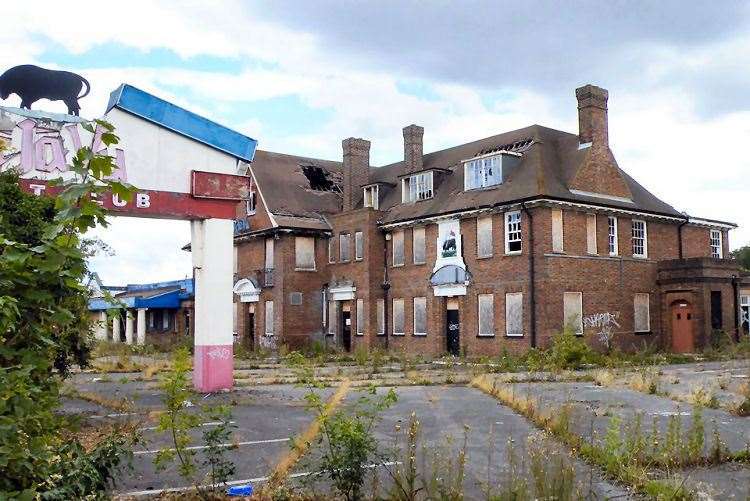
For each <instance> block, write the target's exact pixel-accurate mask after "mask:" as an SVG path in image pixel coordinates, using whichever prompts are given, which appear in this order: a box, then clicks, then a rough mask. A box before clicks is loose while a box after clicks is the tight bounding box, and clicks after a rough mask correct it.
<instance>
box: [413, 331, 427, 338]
mask: <svg viewBox="0 0 750 501" xmlns="http://www.w3.org/2000/svg"><path fill="white" fill-rule="evenodd" d="M412 336H414V337H427V333H426V332H415V333H414V334H412Z"/></svg>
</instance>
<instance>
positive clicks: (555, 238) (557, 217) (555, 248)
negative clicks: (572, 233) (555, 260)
mask: <svg viewBox="0 0 750 501" xmlns="http://www.w3.org/2000/svg"><path fill="white" fill-rule="evenodd" d="M562 251H563V213H562V209H552V252H562Z"/></svg>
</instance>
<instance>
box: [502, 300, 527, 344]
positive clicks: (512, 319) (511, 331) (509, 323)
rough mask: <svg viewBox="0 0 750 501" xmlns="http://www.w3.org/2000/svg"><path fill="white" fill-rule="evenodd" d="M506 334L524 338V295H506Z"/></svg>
mask: <svg viewBox="0 0 750 501" xmlns="http://www.w3.org/2000/svg"><path fill="white" fill-rule="evenodd" d="M505 334H506V335H508V336H523V293H522V292H513V293H509V294H506V295H505Z"/></svg>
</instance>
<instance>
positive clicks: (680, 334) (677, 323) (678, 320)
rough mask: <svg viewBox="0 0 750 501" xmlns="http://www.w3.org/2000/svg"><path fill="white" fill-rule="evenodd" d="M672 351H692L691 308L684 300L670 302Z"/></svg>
mask: <svg viewBox="0 0 750 501" xmlns="http://www.w3.org/2000/svg"><path fill="white" fill-rule="evenodd" d="M671 313H672V351H673V352H675V353H693V352H694V351H695V342H694V339H693V308H692V306H691V305H690V303H688V302H686V301H677V302H676V303H673V304H672V311H671Z"/></svg>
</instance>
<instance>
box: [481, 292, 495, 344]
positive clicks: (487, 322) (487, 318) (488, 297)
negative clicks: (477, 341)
mask: <svg viewBox="0 0 750 501" xmlns="http://www.w3.org/2000/svg"><path fill="white" fill-rule="evenodd" d="M477 302H478V308H479V335H480V336H494V335H495V296H494V295H492V294H480V295H479V296H477Z"/></svg>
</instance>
